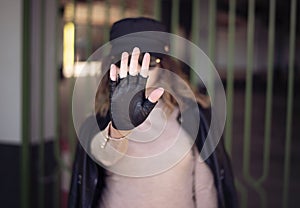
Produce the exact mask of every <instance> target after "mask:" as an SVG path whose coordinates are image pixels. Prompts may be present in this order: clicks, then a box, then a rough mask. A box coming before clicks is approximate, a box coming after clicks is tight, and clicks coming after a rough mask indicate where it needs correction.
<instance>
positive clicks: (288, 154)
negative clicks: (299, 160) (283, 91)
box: [282, 0, 297, 208]
mask: <svg viewBox="0 0 300 208" xmlns="http://www.w3.org/2000/svg"><path fill="white" fill-rule="evenodd" d="M290 8H291V13H290V43H289V76H288V96H287V116H286V135H285V137H286V140H285V152H284V178H283V206H282V207H284V208H286V207H289V205H288V193H289V177H290V158H291V143H292V118H293V95H294V67H295V63H294V61H295V45H296V17H297V10H296V9H297V1H296V0H291V7H290Z"/></svg>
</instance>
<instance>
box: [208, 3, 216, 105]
mask: <svg viewBox="0 0 300 208" xmlns="http://www.w3.org/2000/svg"><path fill="white" fill-rule="evenodd" d="M216 10H217V1H216V0H210V1H209V17H208V57H209V58H210V60H211V61H212V62H214V60H215V42H216V26H217V25H216ZM209 73H210V74H209V75H210V80H209V82H208V86H207V87H208V90H209V91H210V92H211V95H210V100H211V102H212V103H213V102H214V97H215V91H214V80H215V77H214V74H213V72H212V69H210V71H209Z"/></svg>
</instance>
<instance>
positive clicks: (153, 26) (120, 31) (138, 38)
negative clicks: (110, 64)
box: [110, 17, 170, 57]
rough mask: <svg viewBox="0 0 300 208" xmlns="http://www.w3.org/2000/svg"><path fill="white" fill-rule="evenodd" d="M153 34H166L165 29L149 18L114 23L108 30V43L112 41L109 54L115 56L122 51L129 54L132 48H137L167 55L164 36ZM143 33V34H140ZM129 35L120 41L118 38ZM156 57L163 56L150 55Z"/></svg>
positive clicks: (129, 19) (167, 49)
mask: <svg viewBox="0 0 300 208" xmlns="http://www.w3.org/2000/svg"><path fill="white" fill-rule="evenodd" d="M147 31H155V32H167V29H166V27H165V26H164V25H163V24H162V23H160V22H158V21H156V20H154V19H150V18H146V17H138V18H125V19H122V20H119V21H117V22H115V23H114V24H113V25H112V27H111V30H110V41H112V40H113V41H112V42H111V43H112V51H111V53H112V54H114V55H116V54H119V53H121V52H123V51H127V52H131V51H132V49H133V48H134V47H139V48H140V50H141V51H142V52H150V53H151V52H153V51H157V50H159V51H161V52H162V53H168V52H169V48H170V43H169V40H168V38H166V37H167V36H166V35H157V34H156V33H153V32H149V33H144V32H147ZM140 32H143V33H140ZM131 33H135V34H132V36H130V38H129V39H128V38H127V39H122V38H120V37H122V36H124V35H128V34H131ZM151 54H152V55H155V56H156V57H162V56H163V54H159V53H151Z"/></svg>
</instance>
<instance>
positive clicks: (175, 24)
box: [171, 0, 180, 34]
mask: <svg viewBox="0 0 300 208" xmlns="http://www.w3.org/2000/svg"><path fill="white" fill-rule="evenodd" d="M179 3H180V2H179V0H173V1H172V14H171V32H172V33H174V34H178V31H179Z"/></svg>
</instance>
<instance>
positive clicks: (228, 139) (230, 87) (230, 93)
mask: <svg viewBox="0 0 300 208" xmlns="http://www.w3.org/2000/svg"><path fill="white" fill-rule="evenodd" d="M235 10H236V0H230V1H229V28H228V62H227V78H226V84H227V85H226V94H227V99H226V100H227V114H226V117H227V120H226V126H225V146H226V149H227V152H228V154H229V155H231V149H232V117H233V110H232V109H233V103H234V102H233V100H234V47H235Z"/></svg>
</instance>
